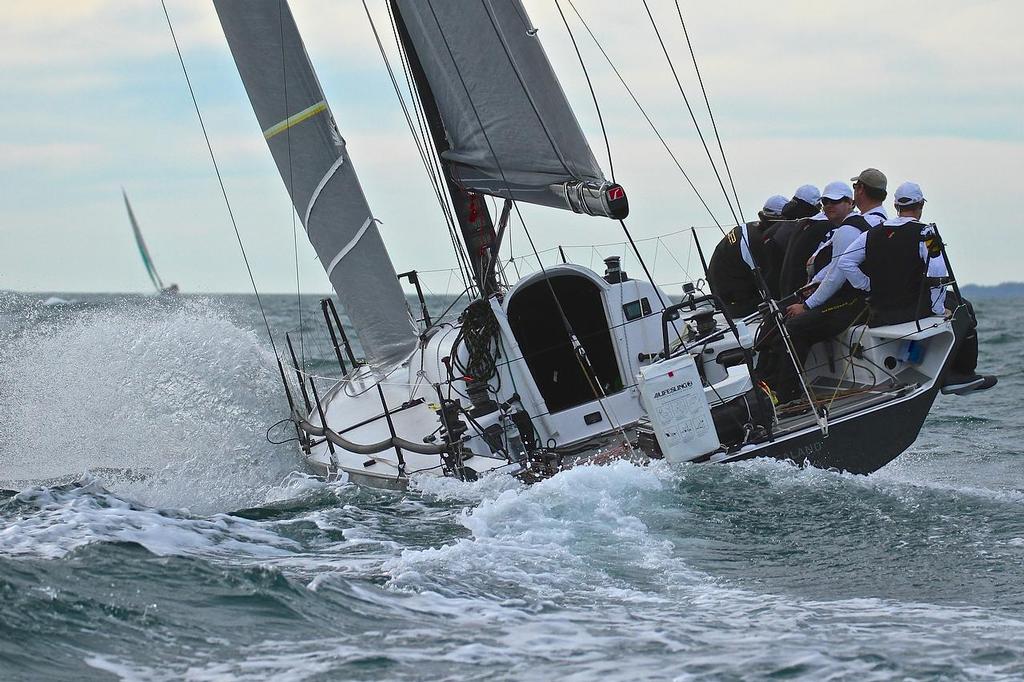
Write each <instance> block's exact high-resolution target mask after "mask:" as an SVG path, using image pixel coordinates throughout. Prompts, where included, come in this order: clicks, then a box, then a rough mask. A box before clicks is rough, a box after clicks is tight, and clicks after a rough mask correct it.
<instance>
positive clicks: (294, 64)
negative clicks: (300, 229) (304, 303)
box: [213, 0, 416, 367]
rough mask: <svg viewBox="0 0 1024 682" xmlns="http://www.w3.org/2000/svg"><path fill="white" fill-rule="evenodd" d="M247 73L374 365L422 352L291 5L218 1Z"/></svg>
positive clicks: (284, 170) (296, 199) (270, 0)
mask: <svg viewBox="0 0 1024 682" xmlns="http://www.w3.org/2000/svg"><path fill="white" fill-rule="evenodd" d="M213 4H214V7H215V8H216V10H217V15H218V16H219V17H220V23H221V26H222V27H223V29H224V35H225V37H226V38H227V41H228V46H229V47H230V48H231V54H232V55H233V56H234V59H235V65H236V66H237V67H238V73H239V74H240V75H241V77H242V83H243V84H244V85H245V90H246V92H247V93H248V94H249V100H250V102H251V103H252V107H253V110H254V111H255V112H256V118H257V119H258V120H259V125H260V128H261V129H262V130H263V136H264V137H265V138H266V140H267V144H268V145H269V146H270V151H271V153H272V154H273V156H274V161H276V162H277V167H278V170H279V171H280V172H281V177H282V179H283V180H284V184H285V186H286V187H287V188H288V192H289V194H290V195H291V198H292V203H293V204H294V206H295V210H296V212H297V213H298V215H299V217H300V219H301V220H302V224H303V226H304V227H305V228H306V234H307V235H308V236H309V241H310V242H311V243H312V244H313V248H314V249H316V253H317V255H318V256H319V257H320V263H321V264H322V265H323V267H324V269H325V270H326V271H327V277H328V279H330V281H331V285H332V286H333V287H334V290H335V292H337V294H338V300H339V301H340V302H341V304H342V306H343V307H344V309H345V312H346V313H348V317H349V319H350V320H351V322H352V325H353V327H354V328H355V332H356V335H357V336H358V338H359V341H360V345H361V346H362V349H363V353H364V356H365V357H366V360H367V362H369V363H370V364H371V365H373V366H375V367H385V366H390V365H393V364H395V363H397V362H399V361H401V360H402V359H404V358H405V357H406V356H408V355H409V353H410V352H412V350H413V348H414V347H415V345H416V331H415V328H414V326H413V322H412V318H411V315H410V312H409V306H408V303H407V302H406V299H405V295H404V294H403V292H402V287H401V285H400V284H399V282H398V279H397V277H396V276H395V269H394V266H392V264H391V259H390V258H389V257H388V253H387V250H386V249H385V248H384V242H383V241H382V239H381V236H380V233H379V232H378V230H377V224H376V221H375V220H374V218H373V216H372V214H371V213H370V207H369V205H368V204H367V202H366V197H365V196H364V195H363V190H362V188H361V187H360V185H359V179H358V178H357V177H356V172H355V169H354V168H353V166H352V160H351V159H350V158H349V156H348V152H347V151H346V149H345V140H344V139H342V137H341V135H340V134H339V133H338V128H337V126H336V125H335V122H334V116H333V115H332V114H331V110H330V108H329V107H328V106H327V101H326V100H325V99H324V93H323V91H322V90H321V88H320V83H319V82H318V81H317V78H316V74H315V73H314V72H313V66H312V64H311V63H310V61H309V58H308V57H307V55H306V50H305V47H304V46H303V44H302V38H301V37H300V36H299V31H298V28H297V27H296V25H295V20H294V19H293V18H292V14H291V10H290V8H289V7H288V3H287V2H285V0H214V3H213Z"/></svg>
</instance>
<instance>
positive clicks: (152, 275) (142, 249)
mask: <svg viewBox="0 0 1024 682" xmlns="http://www.w3.org/2000/svg"><path fill="white" fill-rule="evenodd" d="M121 196H123V197H124V207H125V208H126V209H128V220H130V221H131V223H132V232H134V233H135V245H136V246H138V247H139V255H141V256H142V264H143V265H145V266H146V274H148V275H149V280H150V281H151V282H152V283H153V286H155V287H156V290H157V292H158V293H159V292H160V291H163V288H164V283H163V281H161V279H160V275H158V274H157V272H156V266H155V265H153V258H152V257H151V256H150V255H149V249H148V248H146V240H145V239H143V238H142V231H141V230H140V229H139V223H138V221H137V220H135V212H134V211H132V205H131V204H130V203H128V193H127V192H125V191H124V189H123V188H122V189H121Z"/></svg>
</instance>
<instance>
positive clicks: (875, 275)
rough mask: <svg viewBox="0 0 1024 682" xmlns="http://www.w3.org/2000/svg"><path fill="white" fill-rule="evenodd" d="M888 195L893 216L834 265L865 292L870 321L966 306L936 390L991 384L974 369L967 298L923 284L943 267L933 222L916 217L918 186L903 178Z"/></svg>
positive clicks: (974, 339)
mask: <svg viewBox="0 0 1024 682" xmlns="http://www.w3.org/2000/svg"><path fill="white" fill-rule="evenodd" d="M894 199H895V201H894V203H895V206H896V211H897V213H898V217H896V218H893V219H892V220H887V221H886V222H884V223H883V224H882V226H881V228H880V229H876V230H872V231H870V232H866V233H864V234H862V235H861V236H860V237H858V238H857V239H856V240H855V241H854V242H853V243H852V244H851V245H850V247H849V248H848V249H847V250H846V252H845V253H844V254H843V255H842V257H841V258H840V259H839V262H838V268H839V269H840V270H842V271H843V272H844V273H845V275H846V277H847V279H848V280H849V282H850V283H851V284H852V285H853V286H855V287H857V288H858V289H861V290H863V291H866V292H870V293H871V297H870V310H871V314H870V319H869V322H868V324H870V325H871V326H879V325H886V324H900V323H902V322H911V321H913V320H917V319H920V318H922V317H926V316H928V315H943V314H945V312H946V309H947V308H950V309H955V308H956V307H957V304H958V303H961V304H962V305H964V306H966V308H967V312H968V315H969V318H970V328H969V330H968V332H967V334H966V335H965V337H964V340H963V342H962V343H961V344H960V347H959V349H958V351H957V355H956V356H955V357H954V358H953V361H952V363H951V364H950V369H949V372H948V373H947V375H946V377H945V378H944V382H943V387H942V392H943V393H957V394H960V395H963V394H965V393H968V392H970V391H978V390H985V389H987V388H992V387H993V386H995V385H996V382H997V378H996V377H995V376H983V375H980V374H978V373H977V371H976V370H977V366H978V333H977V330H976V327H977V318H976V317H975V315H974V308H973V306H971V303H970V301H967V300H966V299H963V300H961V301H957V300H956V294H955V292H949V294H947V292H946V288H945V286H944V285H940V286H935V287H931V288H928V287H927V286H926V285H927V283H926V280H925V278H926V277H928V278H942V277H947V276H948V274H949V272H948V267H947V265H946V260H945V258H943V256H942V254H941V251H940V250H939V248H938V246H939V245H938V244H937V243H936V242H935V241H934V240H936V239H938V236H937V235H936V233H935V229H934V227H933V226H931V225H925V224H924V223H922V222H921V215H922V214H923V212H924V204H925V201H926V200H925V198H924V193H923V192H922V191H921V187H920V186H919V185H917V184H916V183H913V182H904V183H903V184H902V185H900V186H899V187H898V188H897V189H896V193H895V195H894ZM929 237H932V238H933V239H929ZM929 247H931V248H929ZM947 296H948V299H949V300H947Z"/></svg>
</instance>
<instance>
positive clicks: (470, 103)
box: [393, 0, 626, 218]
mask: <svg viewBox="0 0 1024 682" xmlns="http://www.w3.org/2000/svg"><path fill="white" fill-rule="evenodd" d="M393 1H394V3H395V6H396V7H397V9H398V14H399V16H400V18H401V20H402V22H403V23H404V25H405V29H406V31H407V32H408V36H409V40H410V42H411V45H407V46H406V47H407V48H411V49H412V50H413V51H414V52H415V56H416V57H417V58H418V61H419V63H420V65H421V66H422V69H423V73H424V75H425V77H426V79H427V81H428V84H429V88H430V91H431V93H432V96H433V99H434V101H435V103H436V104H437V108H438V111H439V113H440V115H441V119H442V121H443V123H444V128H445V133H446V136H447V138H448V143H449V149H448V150H446V151H443V152H442V157H443V158H444V159H445V161H446V162H447V163H448V167H449V169H450V171H451V174H452V178H453V179H454V180H455V181H456V182H457V183H459V184H460V185H462V186H463V187H465V188H466V189H467V190H469V191H475V192H481V193H484V194H491V195H496V196H502V197H507V198H513V199H516V200H519V201H526V202H530V203H535V204H541V205H544V206H553V207H556V208H564V209H570V210H574V211H576V212H578V213H593V214H601V215H609V216H612V217H616V218H619V217H625V211H626V205H625V193H624V192H623V190H622V188H621V187H619V186H618V185H614V184H612V183H609V182H608V181H607V180H605V178H604V175H603V174H602V172H601V168H600V166H599V165H598V163H597V160H596V159H595V158H594V154H593V152H592V151H591V150H590V146H589V145H588V144H587V140H586V138H585V137H584V136H583V131H582V130H581V129H580V126H579V122H578V121H577V120H576V116H575V115H574V114H573V112H572V109H571V108H570V107H569V102H568V101H567V100H566V98H565V93H563V92H562V88H561V86H560V85H559V83H558V79H557V78H556V77H555V74H554V72H553V71H552V69H551V64H550V63H549V62H548V58H547V56H546V55H545V54H544V48H543V47H542V46H541V44H540V40H539V39H538V37H537V30H536V29H535V28H534V27H533V26H532V25H531V23H530V19H529V17H528V16H527V14H526V9H525V8H524V7H523V5H522V3H521V2H520V0H460V1H459V2H454V1H453V0H393Z"/></svg>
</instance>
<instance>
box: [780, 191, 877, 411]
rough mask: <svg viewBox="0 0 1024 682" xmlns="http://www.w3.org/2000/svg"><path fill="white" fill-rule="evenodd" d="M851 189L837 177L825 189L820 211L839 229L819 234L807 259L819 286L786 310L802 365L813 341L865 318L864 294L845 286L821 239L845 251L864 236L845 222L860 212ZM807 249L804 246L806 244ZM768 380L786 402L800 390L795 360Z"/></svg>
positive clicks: (841, 274)
mask: <svg viewBox="0 0 1024 682" xmlns="http://www.w3.org/2000/svg"><path fill="white" fill-rule="evenodd" d="M853 193H854V192H853V189H852V188H851V187H850V186H849V185H848V184H846V183H845V182H841V181H838V180H837V181H835V182H830V183H829V184H828V185H826V186H825V191H824V192H822V195H821V207H822V213H823V214H824V217H825V218H827V224H828V225H829V226H832V227H834V228H835V229H834V230H832V234H831V240H829V238H828V237H827V236H825V235H821V236H820V237H819V238H818V244H817V246H818V248H817V249H816V250H815V251H814V252H813V253H812V255H811V256H810V257H809V258H806V259H805V263H810V264H812V265H813V269H812V271H811V274H812V275H814V276H815V279H814V280H813V281H818V282H819V285H818V288H817V290H815V291H814V293H813V294H811V296H810V297H808V298H807V300H806V301H804V302H802V303H794V304H792V305H790V306H789V307H788V308H787V309H786V316H787V318H788V319H787V321H786V330H787V331H788V332H789V337H790V340H791V341H792V344H793V350H794V351H795V354H796V360H797V361H799V362H800V364H801V365H802V364H803V363H804V361H805V360H806V359H807V356H808V354H809V353H810V350H811V346H813V345H814V344H816V343H818V342H821V341H825V340H827V339H830V338H832V337H834V336H835V335H837V334H839V333H840V332H842V331H843V330H844V329H846V328H848V327H850V326H851V325H853V324H856V323H858V321H862V319H861V318H866V304H865V301H864V295H863V294H862V293H861V292H859V291H857V290H856V289H854V288H853V287H852V286H849V285H846V278H845V276H844V275H843V273H842V272H841V271H839V270H838V268H836V267H835V264H834V262H833V259H832V258H831V253H832V248H822V243H824V244H827V245H829V246H830V247H834V249H835V252H836V253H837V255H838V254H840V253H842V251H841V250H840V249H845V248H846V246H848V245H849V243H850V242H852V241H853V240H854V239H855V238H856V237H857V236H858V235H860V233H861V232H860V230H859V229H858V228H857V227H854V226H853V225H848V224H846V222H847V220H848V219H849V218H850V217H851V216H853V215H856V214H855V213H854V209H853ZM812 236H813V235H812ZM808 241H809V240H808ZM793 246H796V245H795V244H794V245H793ZM804 248H805V249H806V245H805V246H804ZM819 275H820V276H819ZM805 277H806V276H805ZM805 281H806V278H805ZM844 285H846V286H844ZM769 383H770V384H771V385H772V388H773V389H774V390H775V392H776V394H777V395H778V397H779V400H780V401H782V402H787V401H789V400H792V399H794V398H797V397H799V395H800V384H799V381H798V376H797V374H796V372H795V369H794V367H793V366H792V363H791V362H779V363H778V365H777V371H776V372H775V377H774V379H772V380H770V381H769Z"/></svg>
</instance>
